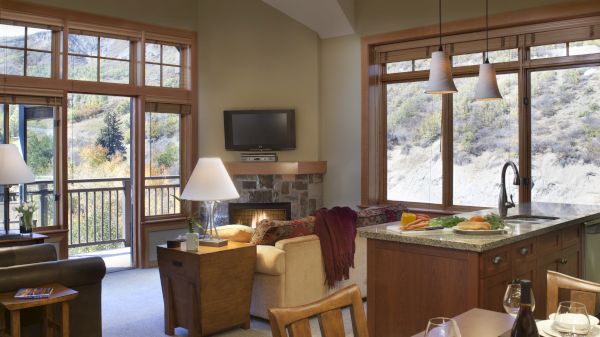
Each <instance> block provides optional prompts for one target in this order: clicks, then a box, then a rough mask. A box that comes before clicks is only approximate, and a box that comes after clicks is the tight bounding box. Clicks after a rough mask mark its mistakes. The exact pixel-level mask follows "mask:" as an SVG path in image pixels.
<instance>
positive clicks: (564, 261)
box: [560, 258, 569, 264]
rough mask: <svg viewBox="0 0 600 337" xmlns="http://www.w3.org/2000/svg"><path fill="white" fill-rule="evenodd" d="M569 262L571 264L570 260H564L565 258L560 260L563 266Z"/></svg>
mask: <svg viewBox="0 0 600 337" xmlns="http://www.w3.org/2000/svg"><path fill="white" fill-rule="evenodd" d="M567 262H569V260H567V259H564V258H563V259H560V263H561V264H567Z"/></svg>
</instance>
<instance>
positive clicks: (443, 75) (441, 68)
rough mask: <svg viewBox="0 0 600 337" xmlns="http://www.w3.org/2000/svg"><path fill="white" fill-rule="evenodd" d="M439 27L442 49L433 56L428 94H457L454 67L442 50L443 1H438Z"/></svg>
mask: <svg viewBox="0 0 600 337" xmlns="http://www.w3.org/2000/svg"><path fill="white" fill-rule="evenodd" d="M438 9H439V25H440V48H439V49H438V51H435V52H433V53H432V54H431V68H430V70H429V81H428V82H427V89H426V90H425V93H426V94H450V93H453V92H457V91H458V90H456V85H454V80H453V79H452V67H451V66H450V58H449V57H448V56H447V55H446V53H444V50H443V49H442V0H438Z"/></svg>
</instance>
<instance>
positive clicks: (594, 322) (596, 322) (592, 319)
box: [548, 313, 600, 325]
mask: <svg viewBox="0 0 600 337" xmlns="http://www.w3.org/2000/svg"><path fill="white" fill-rule="evenodd" d="M554 315H556V314H554V313H552V314H550V316H548V319H549V320H551V321H552V320H554ZM588 318H589V319H590V324H591V325H598V323H600V320H599V319H598V318H596V316H592V315H588Z"/></svg>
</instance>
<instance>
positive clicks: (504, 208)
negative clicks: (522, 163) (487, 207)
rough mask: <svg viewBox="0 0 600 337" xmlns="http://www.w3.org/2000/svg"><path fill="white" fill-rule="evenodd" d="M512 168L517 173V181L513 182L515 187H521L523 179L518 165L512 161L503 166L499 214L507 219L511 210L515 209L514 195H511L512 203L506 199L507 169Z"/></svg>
mask: <svg viewBox="0 0 600 337" xmlns="http://www.w3.org/2000/svg"><path fill="white" fill-rule="evenodd" d="M509 166H510V167H512V169H513V171H514V173H515V179H514V180H513V184H514V185H520V182H521V179H520V178H519V169H518V168H517V164H515V163H514V162H512V161H510V160H509V161H507V162H506V163H504V166H502V176H501V177H500V180H501V182H500V197H499V198H498V212H499V213H500V216H501V217H503V218H506V214H507V212H508V209H509V208H512V207H515V201H514V200H513V196H512V194H511V195H510V201H508V198H507V197H506V169H507V168H508V167H509Z"/></svg>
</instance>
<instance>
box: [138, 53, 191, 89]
mask: <svg viewBox="0 0 600 337" xmlns="http://www.w3.org/2000/svg"><path fill="white" fill-rule="evenodd" d="M181 75H182V72H181V48H180V47H178V46H172V45H167V44H162V43H146V79H145V83H146V85H148V86H155V87H167V88H179V87H181Z"/></svg>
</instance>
